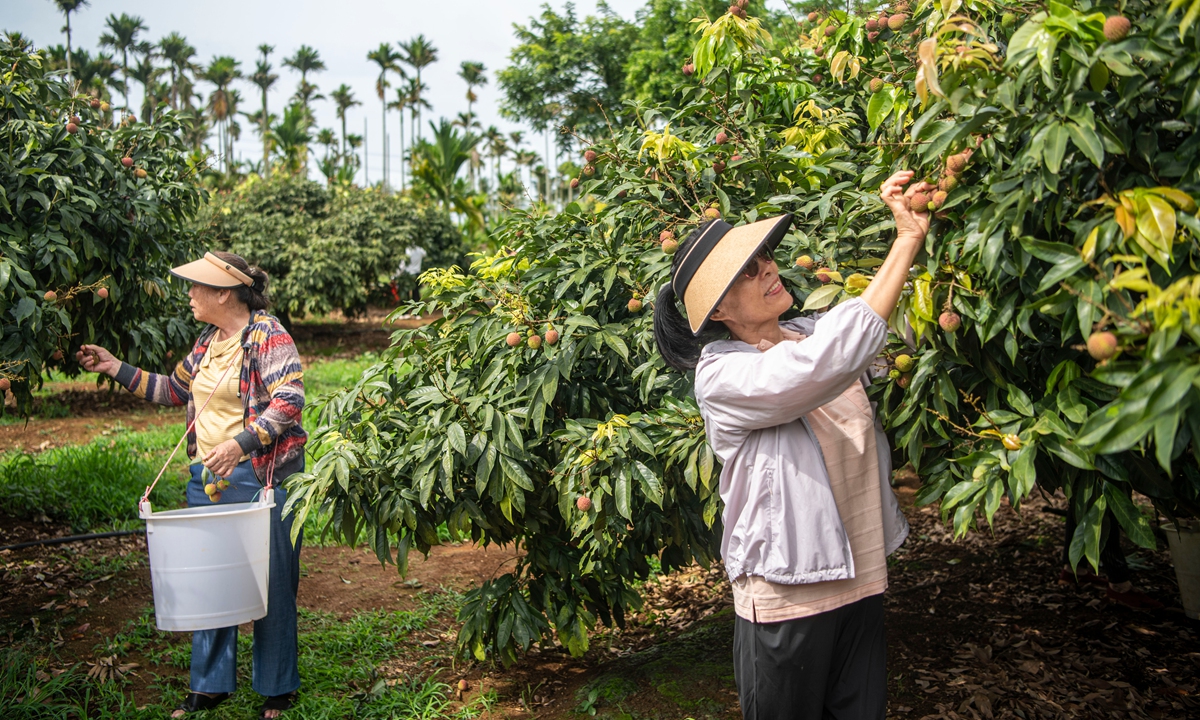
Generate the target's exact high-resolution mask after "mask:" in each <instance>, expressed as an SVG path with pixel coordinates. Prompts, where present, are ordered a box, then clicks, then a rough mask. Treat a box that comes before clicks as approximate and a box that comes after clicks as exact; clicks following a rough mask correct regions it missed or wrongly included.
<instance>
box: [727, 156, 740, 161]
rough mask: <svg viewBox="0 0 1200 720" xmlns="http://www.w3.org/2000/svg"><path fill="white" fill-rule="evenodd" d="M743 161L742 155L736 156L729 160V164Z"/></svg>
mask: <svg viewBox="0 0 1200 720" xmlns="http://www.w3.org/2000/svg"><path fill="white" fill-rule="evenodd" d="M741 159H742V156H741V155H734V156H732V157H730V158H729V162H737V161H738V160H741Z"/></svg>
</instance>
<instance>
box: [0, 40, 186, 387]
mask: <svg viewBox="0 0 1200 720" xmlns="http://www.w3.org/2000/svg"><path fill="white" fill-rule="evenodd" d="M88 100H89V98H88V97H86V96H80V97H73V96H72V95H71V94H70V92H68V90H67V87H66V86H65V85H64V84H63V83H62V82H60V81H59V80H58V79H57V77H55V76H50V75H48V74H47V70H46V65H45V61H44V59H43V58H42V56H41V55H39V54H36V53H33V52H31V51H29V50H28V49H27V48H25V47H23V46H14V45H13V44H12V43H11V41H10V40H9V39H0V333H2V334H0V374H2V375H3V377H5V378H7V379H9V380H10V382H12V389H13V392H14V394H15V395H16V398H17V402H18V404H19V405H20V406H24V405H25V404H26V403H28V402H29V400H30V397H31V395H30V393H31V391H32V390H33V389H36V388H37V387H40V385H41V382H42V373H43V370H44V369H46V368H47V367H49V366H55V367H58V368H60V369H61V370H63V371H64V372H66V373H68V374H73V373H75V372H77V371H78V369H79V368H78V366H77V365H76V364H75V362H74V358H73V355H74V352H75V350H77V349H78V348H79V345H80V344H82V343H97V344H100V345H104V346H106V347H109V348H111V349H113V350H114V351H115V352H117V353H118V354H119V356H121V357H123V358H126V359H128V360H129V361H130V362H133V363H137V364H139V365H142V366H144V367H163V366H164V364H165V360H166V353H167V352H168V351H169V350H172V349H181V348H184V347H188V346H190V343H191V341H192V339H193V337H194V328H193V327H192V323H191V322H190V319H182V318H180V317H179V312H178V310H179V308H180V307H181V306H182V305H184V304H185V303H186V299H185V298H183V288H182V287H180V285H179V284H178V283H173V282H170V281H169V275H168V273H167V270H168V269H169V268H171V267H172V266H174V265H177V264H180V263H182V262H185V261H187V260H189V259H191V258H193V257H194V256H195V253H196V251H197V249H198V247H199V245H198V243H197V242H196V236H195V233H194V232H192V230H191V228H190V225H189V221H190V219H191V218H192V217H193V216H194V215H195V213H196V212H197V210H198V208H199V206H200V205H201V203H202V202H203V199H204V193H203V191H202V190H201V188H200V187H199V185H198V183H197V181H196V177H195V176H196V168H195V167H193V166H192V165H191V164H190V162H189V156H188V150H187V148H186V147H184V143H183V141H182V140H181V139H180V132H179V130H180V127H179V121H178V118H177V117H176V116H174V115H173V114H171V113H167V114H165V115H164V116H163V117H162V119H161V121H160V122H159V123H158V124H156V125H154V126H152V127H151V126H146V125H140V124H138V125H129V126H118V127H115V128H114V127H112V126H111V116H107V115H103V116H102V114H101V113H100V112H99V111H98V110H93V109H92V108H91V107H90V106H89V104H88ZM72 115H77V116H78V117H79V120H80V122H79V130H78V132H77V133H76V134H70V133H68V132H67V129H66V126H67V121H68V119H69V118H70V116H72ZM125 156H128V157H131V158H132V160H133V163H134V165H133V167H131V168H126V167H124V166H123V165H122V163H121V159H122V157H125ZM139 168H140V169H144V170H146V172H147V176H146V177H145V178H144V179H138V178H137V177H136V176H135V175H134V173H135V171H136V170H137V169H139ZM101 286H103V287H106V288H107V289H108V292H109V297H108V299H107V300H103V299H101V298H100V297H99V296H98V295H97V294H96V292H95V291H96V290H99V288H100V287H101ZM49 290H53V291H55V293H56V295H57V299H56V300H53V301H49V300H46V299H44V296H45V294H46V292H47V291H49ZM55 351H62V352H63V353H64V355H65V357H64V358H63V359H62V360H54V359H53V355H54V353H55Z"/></svg>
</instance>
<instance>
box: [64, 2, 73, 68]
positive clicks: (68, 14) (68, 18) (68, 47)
mask: <svg viewBox="0 0 1200 720" xmlns="http://www.w3.org/2000/svg"><path fill="white" fill-rule="evenodd" d="M65 14H66V16H67V28H66V30H67V77H69V78H71V79H72V80H74V79H75V76H74V75H73V74H72V72H71V13H70V12H67V13H65Z"/></svg>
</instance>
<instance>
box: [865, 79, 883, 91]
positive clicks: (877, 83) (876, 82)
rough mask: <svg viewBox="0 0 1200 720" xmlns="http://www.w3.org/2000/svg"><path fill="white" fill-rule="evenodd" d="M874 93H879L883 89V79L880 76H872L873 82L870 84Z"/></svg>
mask: <svg viewBox="0 0 1200 720" xmlns="http://www.w3.org/2000/svg"><path fill="white" fill-rule="evenodd" d="M868 87H869V88H870V90H871V92H872V93H877V92H879V91H880V90H882V89H883V80H880V79H879V78H871V84H870V85H869V86H868Z"/></svg>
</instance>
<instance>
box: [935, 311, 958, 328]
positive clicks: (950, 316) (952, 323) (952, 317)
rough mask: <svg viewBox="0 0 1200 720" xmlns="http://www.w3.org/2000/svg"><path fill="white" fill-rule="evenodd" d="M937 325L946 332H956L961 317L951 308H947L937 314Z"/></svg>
mask: <svg viewBox="0 0 1200 720" xmlns="http://www.w3.org/2000/svg"><path fill="white" fill-rule="evenodd" d="M938 325H939V326H940V327H941V328H942V329H943V330H945V331H946V332H948V333H953V332H957V331H958V329H959V328H960V327H962V318H961V317H959V315H958V313H956V312H954V311H953V310H947V311H946V312H944V313H942V314H941V315H939V316H938Z"/></svg>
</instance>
